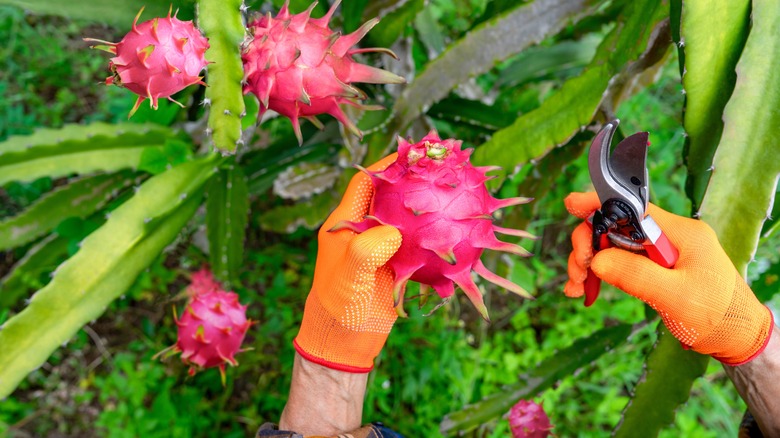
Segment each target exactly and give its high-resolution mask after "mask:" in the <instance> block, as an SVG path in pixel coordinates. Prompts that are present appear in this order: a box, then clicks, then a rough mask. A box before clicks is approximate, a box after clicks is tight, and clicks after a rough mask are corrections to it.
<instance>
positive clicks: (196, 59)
mask: <svg viewBox="0 0 780 438" xmlns="http://www.w3.org/2000/svg"><path fill="white" fill-rule="evenodd" d="M143 11H144V9H143V8H141V10H140V11H139V12H138V15H136V16H135V20H134V21H133V29H132V30H131V31H130V32H128V33H127V35H125V36H124V38H122V40H121V41H120V42H118V43H112V42H108V41H102V40H96V39H93V38H84V40H85V41H91V42H97V43H100V44H98V45H94V46H92V47H93V48H96V49H100V50H105V51H106V52H109V53H113V54H114V55H116V56H115V57H114V58H111V61H110V62H109V64H108V67H109V70H110V71H111V76H109V77H108V78H106V85H111V84H114V85H118V86H121V87H125V88H127V89H128V90H130V91H132V92H133V93H135V94H137V95H138V99H137V100H136V101H135V105H134V106H133V109H132V110H130V115H129V116H128V117H132V115H133V114H135V112H136V110H138V107H139V106H140V105H141V102H143V101H144V100H146V99H149V104H150V105H151V107H152V108H154V109H157V101H158V99H159V98H161V97H165V98H168V100H170V101H171V102H174V103H176V104H177V105H179V106H182V107H183V105H182V104H181V103H179V102H176V101H175V100H173V98H171V95H173V94H175V93H177V92H179V91H181V90H183V89H185V88H187V87H188V86H190V85H192V84H201V85H206V84H205V83H204V82H203V76H199V74H200V72H201V71H202V70H203V69H204V68H205V67H206V64H208V61H206V58H205V57H204V55H205V53H206V49H208V48H209V43H208V40H207V39H206V38H205V37H204V36H203V35H201V34H200V31H199V30H198V29H197V28H196V27H195V26H194V25H193V23H192V22H191V21H181V20H179V19H178V18H176V14H174V16H173V17H171V12H170V11H168V16H167V17H165V18H154V19H152V20H149V21H145V22H143V23H141V24H138V19H139V18H140V17H141V13H142V12H143Z"/></svg>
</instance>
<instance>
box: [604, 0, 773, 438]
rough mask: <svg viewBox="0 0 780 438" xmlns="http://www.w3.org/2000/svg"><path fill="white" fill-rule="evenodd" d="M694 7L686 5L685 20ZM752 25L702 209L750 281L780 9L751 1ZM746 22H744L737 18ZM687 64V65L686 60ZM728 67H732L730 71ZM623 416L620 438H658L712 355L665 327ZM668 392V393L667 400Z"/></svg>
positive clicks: (769, 137) (766, 170) (769, 187)
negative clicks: (688, 347) (641, 437)
mask: <svg viewBox="0 0 780 438" xmlns="http://www.w3.org/2000/svg"><path fill="white" fill-rule="evenodd" d="M687 4H688V3H683V16H685V9H684V8H685V7H686V5H687ZM752 4H753V10H752V14H751V15H752V17H753V25H752V29H751V30H750V35H749V36H748V39H747V42H746V44H745V48H744V51H743V53H742V56H741V58H740V60H739V63H738V64H737V81H736V85H735V87H734V92H733V94H732V96H731V99H730V100H729V102H728V104H726V107H725V110H724V114H723V121H724V127H723V134H722V136H721V138H720V144H719V145H718V148H717V150H716V151H715V156H714V170H713V172H712V177H711V178H710V180H709V185H708V187H707V191H706V193H705V195H704V199H703V201H702V204H701V210H700V212H701V219H702V220H704V221H705V222H707V223H708V224H710V225H711V226H712V228H713V229H714V230H715V232H716V233H717V235H718V239H719V240H720V243H721V245H723V249H724V250H725V251H726V254H728V255H729V257H730V258H731V261H732V262H733V263H734V266H735V267H736V268H737V269H738V270H739V271H740V273H741V274H742V275H743V276H745V275H746V273H747V267H748V264H749V262H750V261H751V260H752V258H753V254H754V253H755V250H756V246H757V245H758V241H759V238H760V234H761V228H762V225H763V223H764V221H765V220H766V218H767V215H768V214H769V211H770V208H771V206H772V201H773V199H774V197H775V191H776V187H777V180H778V176H779V175H780V133H778V130H777V126H780V83H778V81H777V80H776V76H775V72H776V71H777V70H778V69H779V68H780V41H778V40H777V38H776V35H777V33H778V32H779V31H780V10H778V9H777V8H776V7H775V5H774V3H773V2H772V0H754V1H753V2H752ZM735 19H739V17H735ZM686 62H688V59H687V57H686ZM722 68H730V67H728V65H723V67H722ZM659 333H660V335H659V341H658V344H657V346H656V348H655V350H654V351H653V352H652V354H651V355H650V357H649V358H648V362H647V374H646V376H645V378H644V379H643V380H642V381H641V382H640V383H639V384H638V385H637V388H636V394H635V396H634V398H633V399H632V402H631V404H630V405H629V406H628V407H627V408H626V411H625V412H624V413H623V421H622V424H621V426H620V427H619V428H618V429H617V431H616V436H630V437H635V436H637V435H636V431H638V430H641V431H643V433H646V436H656V433H657V432H658V431H659V430H660V429H661V428H662V427H663V426H665V425H666V424H668V422H669V421H671V420H672V419H673V418H674V410H675V409H677V407H678V406H679V405H680V404H682V403H683V402H685V400H687V398H688V393H689V392H690V388H691V385H692V384H693V381H694V380H695V379H696V378H698V377H700V376H701V375H702V374H703V373H704V371H705V369H706V365H707V362H708V361H709V356H703V355H700V354H698V353H694V352H692V351H685V350H683V349H682V348H681V347H680V343H679V342H678V341H677V340H676V339H675V338H674V337H672V336H667V335H666V334H667V333H668V331H667V330H666V328H665V327H661V328H660V330H659ZM664 394H667V395H666V396H664ZM683 394H684V395H683Z"/></svg>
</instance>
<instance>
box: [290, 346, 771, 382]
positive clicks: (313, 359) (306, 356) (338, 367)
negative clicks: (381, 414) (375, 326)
mask: <svg viewBox="0 0 780 438" xmlns="http://www.w3.org/2000/svg"><path fill="white" fill-rule="evenodd" d="M293 347H295V351H297V352H298V354H300V355H301V356H303V358H304V359H306V360H308V361H309V362H314V363H316V364H318V365H322V366H324V367H325V368H330V369H332V370H337V371H344V372H346V373H354V374H365V373H368V372H370V371H371V370H372V369H374V366H373V365H371V366H370V367H368V368H361V367H353V366H350V365H344V364H340V363H335V362H329V361H327V360H325V359H322V358H319V357H317V356H312V355H311V354H309V353H307V352H305V351H303V348H301V346H300V345H298V342H297V341H296V340H295V339H293ZM762 350H763V349H762Z"/></svg>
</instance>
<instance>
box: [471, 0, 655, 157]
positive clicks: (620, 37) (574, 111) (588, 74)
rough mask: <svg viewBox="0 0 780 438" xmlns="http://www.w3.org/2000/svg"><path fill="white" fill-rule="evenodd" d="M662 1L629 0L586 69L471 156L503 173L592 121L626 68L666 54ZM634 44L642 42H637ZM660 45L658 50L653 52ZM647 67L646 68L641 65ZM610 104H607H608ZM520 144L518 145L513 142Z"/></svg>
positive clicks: (496, 134) (540, 153)
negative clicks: (613, 84)
mask: <svg viewBox="0 0 780 438" xmlns="http://www.w3.org/2000/svg"><path fill="white" fill-rule="evenodd" d="M664 6H665V4H664V3H663V2H656V1H652V0H648V1H644V2H642V1H637V2H631V3H630V4H629V5H628V6H627V11H626V13H625V15H624V16H623V17H621V19H620V20H619V23H618V25H617V26H615V28H614V29H613V30H612V32H610V34H609V35H607V36H606V37H605V38H604V41H602V43H601V45H600V46H599V48H598V50H597V51H596V55H595V57H594V58H593V60H592V61H591V63H590V65H589V66H588V67H587V68H586V69H585V71H584V72H583V73H582V74H581V75H580V76H578V77H576V78H573V79H571V80H569V81H567V82H566V83H565V84H564V85H563V86H562V87H561V89H560V90H559V91H558V92H557V93H555V94H554V95H552V96H550V97H549V98H548V99H547V100H546V101H545V102H544V103H543V104H542V106H540V107H539V108H538V109H536V110H534V111H532V112H530V113H527V114H524V115H523V116H521V117H519V118H518V119H517V120H515V122H514V123H513V124H512V125H511V126H509V127H508V128H506V129H503V130H500V131H498V132H496V133H495V135H493V137H492V138H491V139H490V140H489V141H488V142H486V143H485V144H483V145H482V146H480V148H479V149H477V152H476V153H475V154H474V161H475V162H476V163H479V164H482V165H484V164H486V163H491V164H492V165H498V166H501V167H503V168H505V169H510V170H511V169H513V168H514V166H516V165H517V164H522V163H526V162H528V161H529V160H531V159H534V158H538V157H540V156H542V155H544V154H546V153H547V152H549V151H550V149H552V148H553V147H555V146H558V145H561V144H563V143H565V142H566V141H568V140H569V139H570V138H571V137H572V136H573V135H574V134H575V133H576V132H577V131H579V130H580V129H581V128H582V127H583V126H585V125H587V124H588V123H590V121H591V120H592V119H593V117H594V115H595V113H596V111H597V109H598V108H599V106H600V105H601V104H602V100H603V99H604V98H605V96H608V92H609V91H610V90H608V88H609V87H610V84H611V83H620V81H617V80H614V79H613V78H615V77H616V75H618V74H619V73H621V71H623V70H624V69H626V68H629V67H632V66H637V65H639V66H640V67H639V68H640V69H644V68H646V67H649V66H651V65H653V64H654V63H655V62H656V61H657V59H655V60H652V58H651V61H649V62H646V63H643V62H640V58H644V57H645V56H644V55H646V54H650V55H653V54H655V53H654V52H659V51H660V52H665V51H666V50H667V48H666V44H667V43H666V42H665V41H664V38H663V37H660V36H659V33H660V34H661V35H662V34H663V30H662V29H663V27H664V26H666V25H667V23H666V20H667V18H666V10H667V9H668V7H664ZM637 41H640V43H639V44H637ZM655 45H659V47H660V49H653V46H655ZM642 64H645V65H642ZM608 104H609V103H608ZM518 138H522V139H523V142H522V144H521V145H520V146H519V147H518V146H516V144H517V139H518Z"/></svg>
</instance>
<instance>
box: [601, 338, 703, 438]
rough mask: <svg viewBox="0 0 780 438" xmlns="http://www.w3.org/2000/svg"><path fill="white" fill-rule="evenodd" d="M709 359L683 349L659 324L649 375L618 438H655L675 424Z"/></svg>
mask: <svg viewBox="0 0 780 438" xmlns="http://www.w3.org/2000/svg"><path fill="white" fill-rule="evenodd" d="M708 361H709V356H704V355H701V354H699V353H696V352H695V351H692V350H683V349H682V347H680V341H678V340H677V339H676V338H675V337H674V336H673V335H672V334H671V333H669V330H668V329H667V328H666V326H664V325H663V323H659V324H658V341H657V342H656V345H655V347H654V348H653V350H652V351H651V352H650V355H649V356H648V358H647V361H646V362H645V374H644V376H643V378H642V380H640V381H639V383H638V384H637V386H636V389H635V392H634V395H633V397H632V398H631V401H630V402H629V404H628V406H627V407H626V411H625V412H624V414H623V418H622V419H621V421H620V423H619V424H618V425H617V428H616V430H615V434H614V436H615V437H630V438H639V437H655V436H658V433H659V432H660V431H661V429H662V428H664V427H666V426H667V425H669V424H671V423H672V422H673V421H674V413H675V409H677V407H678V406H679V405H681V404H682V403H684V402H685V401H686V400H688V397H689V396H690V392H691V386H692V385H693V381H694V380H696V379H697V378H699V377H700V376H701V375H702V374H703V373H704V371H705V370H706V369H707V362H708Z"/></svg>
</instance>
